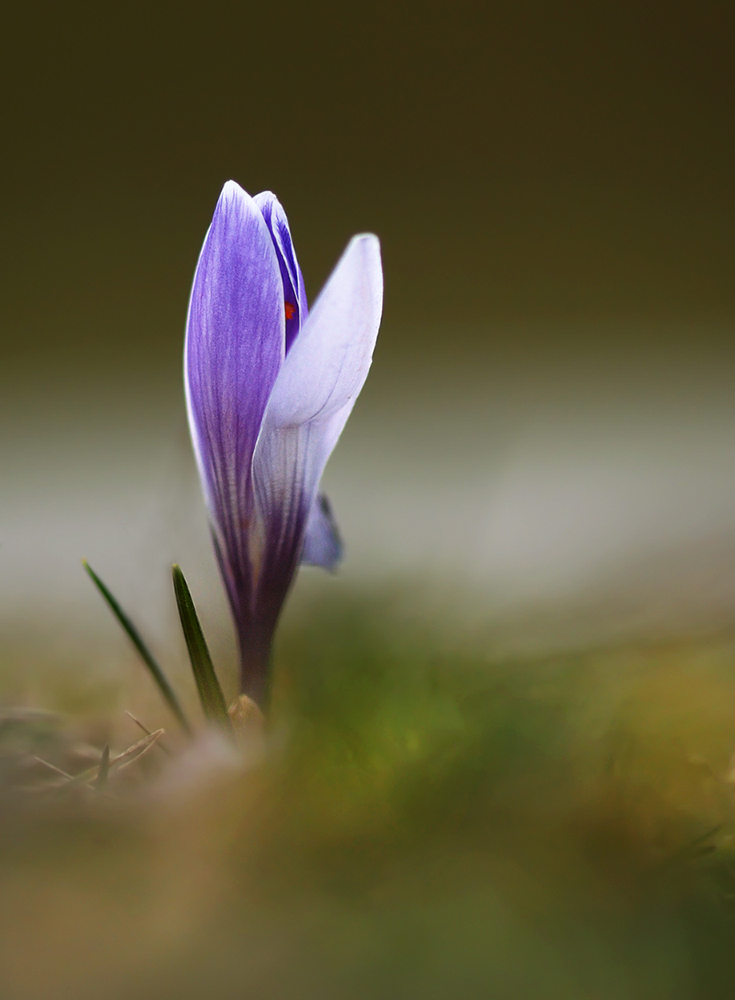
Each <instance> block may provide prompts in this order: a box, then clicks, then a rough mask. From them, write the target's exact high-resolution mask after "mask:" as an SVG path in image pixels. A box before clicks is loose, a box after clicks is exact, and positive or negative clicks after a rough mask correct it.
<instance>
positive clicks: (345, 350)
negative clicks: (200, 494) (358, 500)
mask: <svg viewBox="0 0 735 1000" xmlns="http://www.w3.org/2000/svg"><path fill="white" fill-rule="evenodd" d="M382 304H383V272H382V268H381V263H380V244H379V242H378V239H377V237H376V236H371V235H362V236H355V237H354V238H353V239H352V240H351V242H350V243H349V245H348V247H347V249H346V250H345V252H344V254H343V255H342V258H341V260H340V261H339V263H338V264H337V266H336V268H335V269H334V271H333V272H332V275H331V277H330V279H329V281H328V282H327V284H326V286H325V287H324V290H323V291H322V293H321V295H320V296H319V298H318V299H317V301H316V303H315V304H314V308H313V309H312V311H311V313H310V314H309V317H308V319H307V321H306V323H305V324H304V327H303V329H302V330H301V333H300V334H299V336H298V337H297V339H296V340H295V341H294V344H293V346H292V348H291V350H290V351H289V353H288V354H287V355H286V359H285V361H284V363H283V366H282V367H281V370H280V372H279V373H278V377H277V379H276V383H275V385H274V387H273V391H272V393H271V396H270V399H269V400H268V405H267V407H266V411H265V416H264V418H263V425H262V428H261V433H260V437H259V438H258V443H257V445H256V448H255V454H254V456H253V482H254V485H255V494H256V506H257V508H258V513H259V517H260V518H261V524H262V525H263V528H264V533H265V534H267V533H268V532H267V527H266V526H267V524H268V522H269V520H270V518H269V512H272V511H276V510H277V511H280V512H281V513H282V515H283V514H285V515H286V516H285V520H284V522H283V531H284V532H286V533H288V532H294V531H295V532H303V530H304V520H305V518H306V516H307V515H308V513H309V511H310V510H311V507H312V505H313V503H314V501H315V499H316V495H317V491H318V486H319V480H320V479H321V475H322V472H323V471H324V466H325V465H326V463H327V460H328V458H329V456H330V454H331V452H332V449H333V448H334V446H335V444H336V443H337V439H338V438H339V435H340V434H341V432H342V429H343V427H344V425H345V422H346V421H347V418H348V416H349V415H350V412H351V410H352V407H353V405H354V403H355V400H356V399H357V396H358V394H359V392H360V390H361V389H362V386H363V384H364V382H365V379H366V378H367V373H368V370H369V368H370V363H371V360H372V354H373V350H374V347H375V340H376V338H377V335H378V327H379V325H380V316H381V311H382ZM286 522H287V523H286ZM283 541H285V538H284V539H283Z"/></svg>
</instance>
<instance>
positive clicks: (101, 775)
mask: <svg viewBox="0 0 735 1000" xmlns="http://www.w3.org/2000/svg"><path fill="white" fill-rule="evenodd" d="M109 772H110V744H109V743H105V746H104V749H103V750H102V759H101V760H100V767H99V771H98V772H97V778H96V780H95V783H94V784H95V788H96V789H97V791H98V792H103V791H104V790H105V785H106V784H107V775H108V774H109Z"/></svg>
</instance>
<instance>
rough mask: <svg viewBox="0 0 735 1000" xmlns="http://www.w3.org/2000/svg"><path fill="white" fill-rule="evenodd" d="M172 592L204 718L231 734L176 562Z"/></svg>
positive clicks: (205, 644)
mask: <svg viewBox="0 0 735 1000" xmlns="http://www.w3.org/2000/svg"><path fill="white" fill-rule="evenodd" d="M173 578H174V593H175V594H176V603H177V604H178V606H179V617H180V618H181V627H182V628H183V630H184V638H185V639H186V646H187V649H188V650H189V658H190V660H191V667H192V670H193V671H194V679H195V681H196V685H197V690H198V691H199V697H200V699H201V702H202V708H203V709H204V714H205V716H206V717H207V720H208V721H209V722H211V723H212V724H213V725H214V726H217V728H219V729H220V730H222V731H223V732H226V733H228V734H229V735H232V722H231V720H230V717H229V715H228V714H227V703H226V702H225V697H224V695H223V694H222V688H221V687H220V685H219V681H218V680H217V675H216V674H215V672H214V666H213V665H212V658H211V656H210V655H209V650H208V648H207V643H206V640H205V638H204V633H203V632H202V627H201V625H200V624H199V618H198V617H197V613H196V608H195V607H194V602H193V601H192V599H191V593H190V591H189V587H188V585H187V583H186V580H185V579H184V574H183V573H182V572H181V568H180V567H179V566H176V565H174V567H173Z"/></svg>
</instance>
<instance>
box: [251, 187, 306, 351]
mask: <svg viewBox="0 0 735 1000" xmlns="http://www.w3.org/2000/svg"><path fill="white" fill-rule="evenodd" d="M253 201H254V202H255V204H256V205H257V206H258V208H259V209H260V211H261V212H262V213H263V218H264V219H265V224H266V226H268V230H269V232H270V234H271V236H272V238H273V243H274V245H275V248H276V254H277V256H278V266H279V267H280V269H281V278H282V279H283V300H284V305H285V309H286V352H287V353H288V351H289V350H290V348H291V344H292V343H293V342H294V340H295V339H296V336H297V334H298V332H299V330H300V329H301V327H302V326H303V325H304V322H305V321H306V317H307V316H308V313H309V310H308V307H307V304H306V292H305V291H304V278H303V275H302V274H301V268H300V267H299V262H298V260H297V259H296V251H295V250H294V246H293V240H292V239H291V230H290V228H289V225H288V219H287V218H286V213H285V212H284V210H283V206H282V205H281V203H280V201H279V200H278V198H276V196H275V195H274V194H273V193H272V192H271V191H261V193H260V194H256V195H255V197H254V199H253ZM289 314H291V315H289Z"/></svg>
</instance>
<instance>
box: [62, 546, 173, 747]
mask: <svg viewBox="0 0 735 1000" xmlns="http://www.w3.org/2000/svg"><path fill="white" fill-rule="evenodd" d="M82 565H83V566H84V568H85V569H86V571H87V573H88V574H89V576H90V577H91V579H92V582H93V583H94V585H95V586H96V587H97V589H98V590H99V592H100V593H101V594H102V596H103V597H104V599H105V600H106V601H107V603H108V605H109V606H110V609H111V611H112V613H113V614H114V616H115V617H116V618H117V620H118V621H119V622H120V624H121V625H122V627H123V629H124V630H125V632H126V633H127V635H128V637H129V639H130V641H131V642H132V644H133V645H134V646H135V648H136V649H137V651H138V653H139V655H140V658H141V659H142V661H143V663H145V665H146V667H148V670H149V671H150V674H151V677H152V678H153V680H154V681H155V683H156V684H157V685H158V690H159V691H160V692H161V694H162V695H163V698H164V700H165V701H166V703H167V705H168V707H169V708H170V709H171V711H172V712H173V714H174V715H175V716H176V718H177V719H178V721H179V723H180V724H181V726H182V728H183V729H184V730H185V731H186V732H187V733H190V732H191V725H190V723H189V720H188V719H187V717H186V715H185V714H184V710H183V708H182V707H181V703H180V702H179V699H178V698H177V697H176V693H175V691H174V689H173V688H172V687H171V685H170V683H169V681H168V678H167V677H166V675H165V674H164V672H163V670H162V669H161V667H160V665H159V663H158V661H157V660H156V658H155V657H154V656H153V653H151V651H150V649H148V647H147V646H146V644H145V643H144V642H143V639H142V637H141V635H140V632H138V630H137V628H136V627H135V625H133V623H132V622H131V621H130V619H129V618H128V616H127V615H126V614H125V612H124V611H123V609H122V608H121V607H120V605H119V604H118V603H117V601H116V600H115V598H114V597H113V596H112V594H111V593H110V591H109V590H108V589H107V587H106V586H105V584H104V583H103V582H102V580H100V578H99V577H98V576H97V574H96V573H95V571H94V570H93V569H92V567H91V566H90V565H89V563H88V562H87V560H86V559H84V560H83V561H82Z"/></svg>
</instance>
